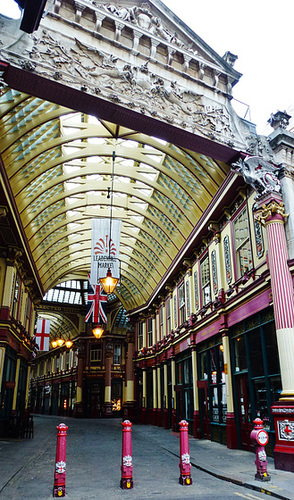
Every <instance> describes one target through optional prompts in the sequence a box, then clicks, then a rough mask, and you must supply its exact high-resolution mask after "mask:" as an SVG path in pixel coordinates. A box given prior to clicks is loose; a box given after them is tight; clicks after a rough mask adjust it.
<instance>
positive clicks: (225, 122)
mask: <svg viewBox="0 0 294 500" xmlns="http://www.w3.org/2000/svg"><path fill="white" fill-rule="evenodd" d="M73 42H74V43H73ZM27 52H28V54H29V61H30V60H33V61H34V64H35V65H38V64H40V66H41V67H40V68H38V72H39V73H40V74H44V75H47V74H48V68H50V71H53V75H52V76H53V78H54V79H56V80H62V81H64V82H65V83H68V84H71V85H74V86H76V87H77V86H78V84H79V80H78V79H77V76H79V77H80V88H81V89H82V90H84V91H90V92H93V93H95V94H99V95H101V97H105V98H107V99H110V100H113V101H115V102H118V103H119V102H121V103H123V104H126V105H128V106H129V107H131V108H133V109H136V108H137V109H138V110H139V111H141V112H142V113H149V114H150V115H151V116H158V117H161V118H162V119H166V121H168V122H169V123H177V124H178V125H180V126H183V127H185V128H187V129H189V128H190V130H192V131H194V130H196V129H197V130H199V131H201V132H202V133H203V134H204V135H207V136H209V137H214V136H224V137H227V140H228V141H229V140H232V138H233V137H234V135H233V132H232V129H231V123H230V116H229V113H228V112H227V111H226V109H225V108H224V107H223V106H221V105H217V106H210V105H207V104H205V103H204V102H203V94H202V93H201V94H200V93H197V92H195V91H192V90H189V89H187V88H186V87H183V86H181V85H179V84H178V82H177V81H176V80H173V81H169V80H166V79H164V78H162V77H161V76H159V75H158V74H155V73H154V72H152V71H151V70H150V69H149V60H147V61H146V62H145V63H143V64H141V65H138V66H136V65H133V64H130V63H126V61H122V60H121V59H119V58H118V57H116V56H114V55H113V54H108V53H105V52H103V51H102V50H100V49H99V48H97V47H93V46H89V45H87V44H85V43H84V42H82V41H80V40H79V39H78V38H75V39H74V40H73V41H71V42H70V45H69V46H65V45H64V44H63V40H59V39H55V38H54V37H53V36H52V35H51V34H50V33H48V32H46V30H43V31H42V33H41V35H39V36H38V37H37V36H34V39H33V44H32V46H31V47H30V48H28V49H27ZM122 90H123V92H122Z"/></svg>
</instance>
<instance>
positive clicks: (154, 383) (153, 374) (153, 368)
mask: <svg viewBox="0 0 294 500" xmlns="http://www.w3.org/2000/svg"><path fill="white" fill-rule="evenodd" d="M152 376H153V409H154V410H155V409H157V408H158V406H157V376H156V366H153V367H152Z"/></svg>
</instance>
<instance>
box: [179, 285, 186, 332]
mask: <svg viewBox="0 0 294 500" xmlns="http://www.w3.org/2000/svg"><path fill="white" fill-rule="evenodd" d="M184 321H185V284H184V283H182V284H181V285H180V286H179V324H180V325H181V324H182V323H184Z"/></svg>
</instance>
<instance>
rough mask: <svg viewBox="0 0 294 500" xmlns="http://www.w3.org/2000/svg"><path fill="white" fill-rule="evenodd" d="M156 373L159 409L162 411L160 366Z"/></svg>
mask: <svg viewBox="0 0 294 500" xmlns="http://www.w3.org/2000/svg"><path fill="white" fill-rule="evenodd" d="M156 372H157V409H158V410H161V384H160V366H157V368H156Z"/></svg>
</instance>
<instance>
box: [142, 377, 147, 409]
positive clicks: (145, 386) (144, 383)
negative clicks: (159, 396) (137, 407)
mask: <svg viewBox="0 0 294 500" xmlns="http://www.w3.org/2000/svg"><path fill="white" fill-rule="evenodd" d="M142 374H143V378H142V384H143V388H142V397H143V404H142V406H143V408H147V377H146V368H143V370H142Z"/></svg>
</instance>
